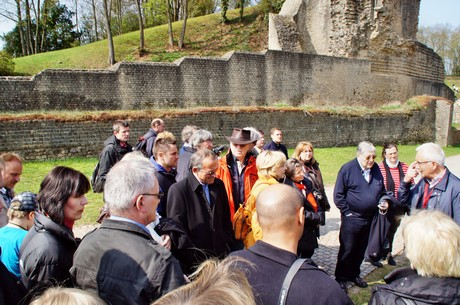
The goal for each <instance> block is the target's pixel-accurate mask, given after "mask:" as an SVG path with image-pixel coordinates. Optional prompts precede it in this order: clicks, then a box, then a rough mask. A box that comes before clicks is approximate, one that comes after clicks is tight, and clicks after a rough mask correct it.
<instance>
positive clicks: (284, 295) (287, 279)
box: [278, 258, 307, 305]
mask: <svg viewBox="0 0 460 305" xmlns="http://www.w3.org/2000/svg"><path fill="white" fill-rule="evenodd" d="M306 260H307V258H298V259H297V260H296V261H295V262H294V263H293V264H292V265H291V268H289V271H288V273H287V274H286V277H285V278H284V282H283V286H282V287H281V291H280V296H279V298H278V304H279V305H284V304H286V299H287V296H288V293H289V287H290V286H291V282H292V279H293V278H294V276H295V275H296V273H297V271H299V269H300V267H301V266H302V265H303V263H304V262H305V261H306Z"/></svg>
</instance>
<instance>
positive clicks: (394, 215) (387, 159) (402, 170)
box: [379, 143, 407, 266]
mask: <svg viewBox="0 0 460 305" xmlns="http://www.w3.org/2000/svg"><path fill="white" fill-rule="evenodd" d="M398 157H399V156H398V147H397V146H396V144H393V143H386V144H385V145H384V146H383V150H382V159H383V161H382V163H380V164H379V167H380V171H381V172H382V176H383V181H384V183H385V189H386V190H387V191H389V192H393V195H394V197H395V198H396V199H397V200H398V188H399V185H400V184H401V181H402V180H403V179H404V175H405V174H406V172H407V164H406V163H404V162H400V161H399V158H398ZM388 213H390V215H389V216H388V219H389V220H390V224H391V225H390V229H389V231H388V235H387V239H388V251H389V252H388V256H387V262H388V264H390V265H393V266H395V265H396V261H395V260H394V259H393V255H392V254H391V251H392V247H393V240H394V237H395V234H396V230H397V229H398V227H399V225H400V223H401V218H402V216H403V215H404V214H405V213H406V208H405V207H400V206H394V207H392V208H391V209H390V210H389V212H388Z"/></svg>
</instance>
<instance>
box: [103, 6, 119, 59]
mask: <svg viewBox="0 0 460 305" xmlns="http://www.w3.org/2000/svg"><path fill="white" fill-rule="evenodd" d="M102 4H103V6H104V19H105V28H106V31H107V41H108V44H109V64H110V65H114V64H115V63H116V60H115V49H114V47H113V37H112V30H111V29H110V9H109V6H108V5H107V0H102Z"/></svg>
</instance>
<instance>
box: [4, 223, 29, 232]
mask: <svg viewBox="0 0 460 305" xmlns="http://www.w3.org/2000/svg"><path fill="white" fill-rule="evenodd" d="M8 224H9V225H13V226H16V227H18V228H21V229H23V230H25V231H28V230H27V229H26V228H24V227H23V226H21V225H18V224H16V223H14V222H9V223H8Z"/></svg>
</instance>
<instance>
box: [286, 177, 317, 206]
mask: <svg viewBox="0 0 460 305" xmlns="http://www.w3.org/2000/svg"><path fill="white" fill-rule="evenodd" d="M292 182H294V185H295V186H296V187H297V189H299V191H300V192H301V193H302V194H303V195H304V196H305V197H306V198H307V201H308V203H310V205H311V207H312V208H313V211H314V212H315V213H318V203H316V200H315V197H314V196H313V194H312V193H311V192H309V191H307V187H306V186H305V185H304V184H302V183H297V182H295V181H292Z"/></svg>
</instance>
